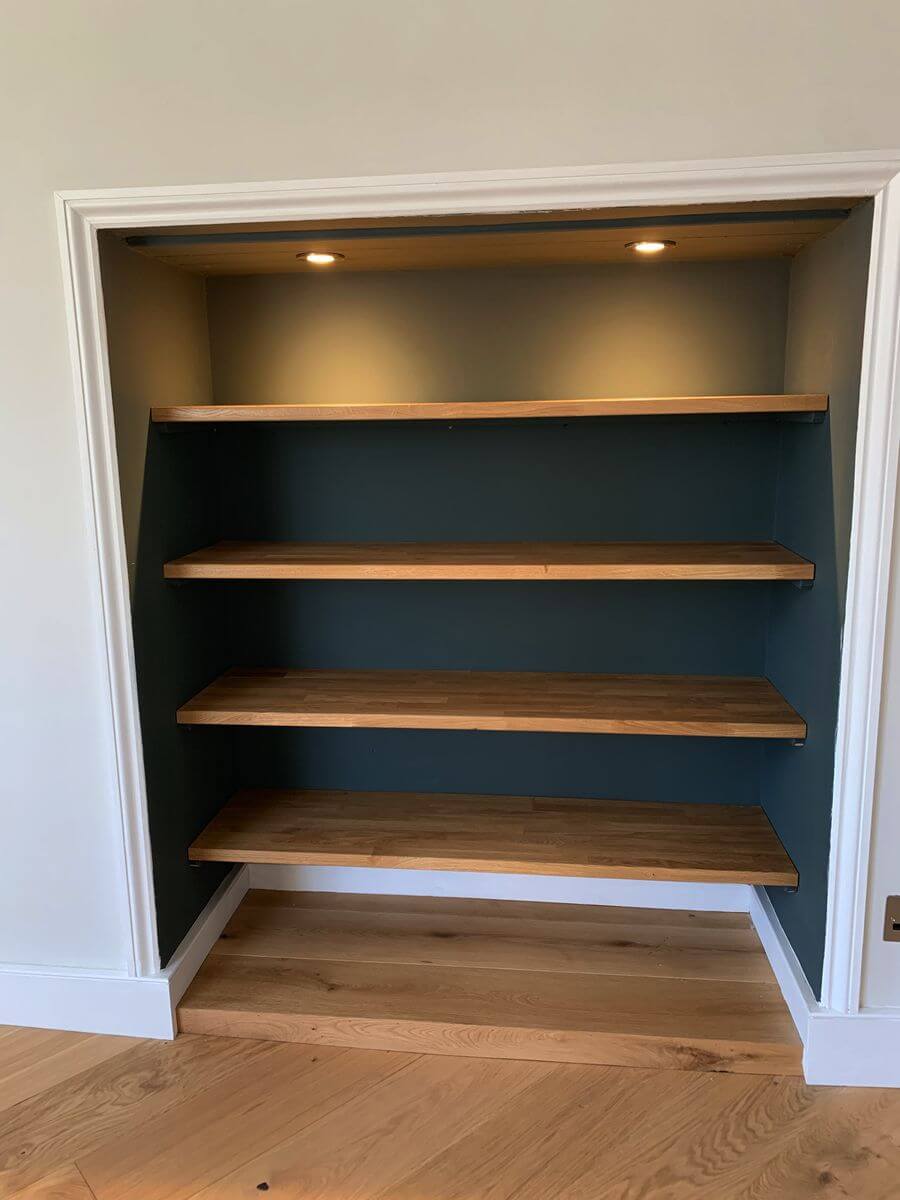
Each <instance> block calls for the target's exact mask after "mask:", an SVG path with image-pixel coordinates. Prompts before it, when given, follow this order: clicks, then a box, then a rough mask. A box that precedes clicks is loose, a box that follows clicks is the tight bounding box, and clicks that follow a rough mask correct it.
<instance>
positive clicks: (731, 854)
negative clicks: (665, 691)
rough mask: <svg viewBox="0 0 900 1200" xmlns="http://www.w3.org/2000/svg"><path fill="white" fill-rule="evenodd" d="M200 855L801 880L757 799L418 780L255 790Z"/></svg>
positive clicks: (219, 823) (215, 824) (198, 849)
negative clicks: (570, 795) (584, 795)
mask: <svg viewBox="0 0 900 1200" xmlns="http://www.w3.org/2000/svg"><path fill="white" fill-rule="evenodd" d="M190 857H191V858H192V859H193V860H195V861H197V862H247V863H288V864H295V865H310V864H326V865H331V866H369V867H410V868H420V869H428V870H447V871H452V870H458V871H501V872H514V873H524V874H531V875H580V876H589V877H594V878H612V879H667V880H687V881H692V882H698V883H755V884H767V885H774V886H779V885H782V886H787V887H794V886H796V884H797V870H796V868H795V867H794V864H793V863H792V862H791V860H790V858H789V857H788V854H787V852H786V851H785V849H784V847H783V846H782V845H781V842H780V841H779V840H778V837H777V836H776V834H775V831H774V830H773V828H772V826H771V825H770V824H769V821H768V819H767V818H766V815H765V813H764V812H763V811H762V809H761V808H757V807H752V806H744V805H733V804H645V803H635V802H632V801H626V800H579V799H557V798H542V797H535V796H472V795H450V794H444V793H438V794H434V793H415V792H334V791H247V792H240V793H239V794H238V795H236V796H235V797H234V798H233V799H232V800H231V801H230V802H229V803H228V804H227V805H226V806H225V808H224V809H223V810H222V812H221V813H220V814H219V815H218V816H217V817H216V818H215V819H214V820H213V821H212V823H211V824H210V825H208V826H207V828H206V829H205V830H204V831H203V833H202V834H201V835H200V837H198V838H197V840H196V841H195V842H194V844H193V846H191V849H190Z"/></svg>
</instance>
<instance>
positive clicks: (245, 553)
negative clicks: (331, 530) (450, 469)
mask: <svg viewBox="0 0 900 1200" xmlns="http://www.w3.org/2000/svg"><path fill="white" fill-rule="evenodd" d="M164 573H165V576H166V578H167V579H458V580H462V579H488V580H501V579H547V580H552V579H555V580H565V579H570V580H576V579H597V580H601V579H642V580H650V579H695V580H704V579H707V580H720V579H790V580H795V581H811V580H812V579H813V577H814V575H815V566H814V564H813V563H811V562H809V561H808V560H807V559H805V558H801V557H800V555H799V554H794V553H793V551H791V550H788V549H786V548H785V547H784V546H780V545H778V543H777V542H493V543H490V542H399V543H393V544H387V543H377V542H370V543H346V542H344V543H338V542H313V543H304V542H219V543H217V544H216V545H214V546H209V547H207V548H206V549H204V550H196V551H194V553H192V554H187V555H185V556H184V557H183V558H177V559H174V560H173V561H172V562H168V563H166V565H165V568H164Z"/></svg>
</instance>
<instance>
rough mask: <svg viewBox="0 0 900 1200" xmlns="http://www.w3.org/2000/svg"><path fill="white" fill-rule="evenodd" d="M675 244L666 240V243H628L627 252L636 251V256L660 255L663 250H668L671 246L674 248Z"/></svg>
mask: <svg viewBox="0 0 900 1200" xmlns="http://www.w3.org/2000/svg"><path fill="white" fill-rule="evenodd" d="M674 245H675V243H674V242H672V241H669V240H668V239H666V240H665V241H650V242H626V243H625V249H626V250H634V252H635V253H636V254H659V253H661V252H662V251H663V250H667V249H668V248H669V246H674Z"/></svg>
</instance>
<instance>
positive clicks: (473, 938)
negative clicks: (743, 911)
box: [213, 904, 773, 982]
mask: <svg viewBox="0 0 900 1200" xmlns="http://www.w3.org/2000/svg"><path fill="white" fill-rule="evenodd" d="M585 910H586V911H585V913H584V919H583V920H581V921H574V920H573V921H547V920H543V921H541V920H529V919H528V918H527V917H522V916H491V917H460V916H457V915H453V914H441V913H435V914H427V915H426V914H416V913H384V912H380V911H378V909H377V908H376V909H374V910H373V911H371V912H366V911H355V912H354V911H345V910H341V909H337V910H328V909H308V908H293V907H290V906H285V907H276V906H275V905H264V906H259V905H246V904H245V905H242V906H241V908H240V909H239V910H238V912H237V913H235V915H234V917H233V918H232V919H231V921H230V922H229V924H228V926H227V927H226V929H225V931H224V933H223V934H222V936H221V938H220V939H219V941H218V942H217V943H216V946H215V947H214V949H213V954H224V955H231V954H239V955H244V956H247V955H253V956H256V957H260V958H299V959H305V960H307V961H311V960H315V959H325V960H326V961H341V962H382V963H407V964H409V965H414V964H420V965H422V966H443V967H451V968H452V967H454V966H461V967H488V968H491V969H493V970H514V971H548V972H551V973H555V974H560V973H567V972H574V973H577V974H588V975H593V974H599V975H639V976H647V977H661V978H673V979H735V980H738V979H740V980H746V981H768V982H772V979H773V976H772V970H771V968H770V966H769V963H768V960H767V959H766V956H765V954H764V953H763V951H762V948H761V946H760V944H759V939H758V938H757V937H756V934H755V933H754V931H753V930H752V929H704V928H699V929H694V928H690V927H678V926H675V927H667V926H666V925H665V913H654V914H646V913H645V912H644V911H643V910H638V911H637V914H636V915H635V914H634V913H633V912H630V911H629V910H628V909H619V910H618V911H619V912H620V914H621V920H620V922H619V923H615V924H614V923H611V922H606V921H603V922H593V921H591V919H590V915H591V912H592V911H593V909H592V907H590V906H585Z"/></svg>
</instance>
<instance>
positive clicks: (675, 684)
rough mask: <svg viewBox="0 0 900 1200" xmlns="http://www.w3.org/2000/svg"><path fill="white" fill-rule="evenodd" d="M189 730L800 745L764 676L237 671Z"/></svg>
mask: <svg viewBox="0 0 900 1200" xmlns="http://www.w3.org/2000/svg"><path fill="white" fill-rule="evenodd" d="M178 721H179V723H181V724H183V725H280V726H319V727H322V726H327V727H334V726H357V727H367V728H374V729H485V730H533V731H544V732H556V733H629V734H632V733H634V734H676V735H681V736H685V735H686V736H694V737H753V738H790V739H802V738H804V737H805V736H806V722H805V721H804V720H803V718H802V717H800V716H799V715H798V714H797V713H796V712H795V711H794V710H793V708H791V706H790V705H789V704H788V703H787V701H786V700H785V699H784V697H783V696H781V694H780V693H779V692H778V691H776V689H775V688H774V687H773V686H772V684H771V683H769V681H768V680H767V679H758V678H740V677H736V678H732V677H727V676H726V677H722V676H715V675H586V674H571V673H562V672H538V671H298V670H281V669H277V668H263V669H248V668H235V669H233V670H231V671H228V672H226V673H225V674H224V675H222V676H220V678H219V679H217V680H216V681H215V682H214V683H212V684H210V685H209V687H207V688H204V690H203V691H202V692H200V693H199V694H198V695H197V696H195V697H194V698H193V699H192V700H190V701H188V703H187V704H185V705H184V706H183V707H182V708H180V709H179V710H178Z"/></svg>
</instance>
